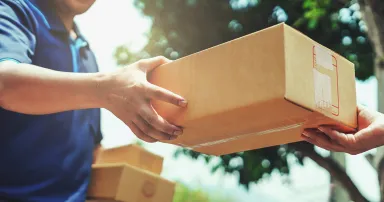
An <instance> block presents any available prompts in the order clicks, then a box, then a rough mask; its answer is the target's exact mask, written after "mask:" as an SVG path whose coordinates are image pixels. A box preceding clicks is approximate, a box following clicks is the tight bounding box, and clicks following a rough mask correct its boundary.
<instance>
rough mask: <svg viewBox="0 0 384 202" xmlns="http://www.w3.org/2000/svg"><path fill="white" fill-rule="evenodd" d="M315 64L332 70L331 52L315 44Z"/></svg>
mask: <svg viewBox="0 0 384 202" xmlns="http://www.w3.org/2000/svg"><path fill="white" fill-rule="evenodd" d="M315 53H316V64H318V65H320V66H322V67H324V68H327V69H329V70H332V71H333V65H332V53H331V52H330V51H328V50H327V49H325V48H323V47H321V46H319V45H315Z"/></svg>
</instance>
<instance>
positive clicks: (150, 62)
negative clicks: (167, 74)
mask: <svg viewBox="0 0 384 202" xmlns="http://www.w3.org/2000/svg"><path fill="white" fill-rule="evenodd" d="M169 62H171V60H169V59H168V58H166V57H164V56H157V57H153V58H148V59H143V60H140V61H138V66H139V68H140V69H141V70H143V71H144V72H149V71H151V70H153V69H155V68H156V67H158V66H160V65H163V64H166V63H169Z"/></svg>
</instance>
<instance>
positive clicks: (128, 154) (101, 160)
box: [95, 144, 163, 174]
mask: <svg viewBox="0 0 384 202" xmlns="http://www.w3.org/2000/svg"><path fill="white" fill-rule="evenodd" d="M106 163H127V164H130V165H132V166H135V167H138V168H140V169H144V170H148V171H150V172H153V173H156V174H161V171H162V169H163V157H161V156H159V155H156V154H154V153H152V152H150V151H147V150H146V149H144V148H142V147H141V146H138V145H135V144H130V145H125V146H120V147H115V148H109V149H102V150H101V151H99V152H98V154H97V158H96V161H95V164H106Z"/></svg>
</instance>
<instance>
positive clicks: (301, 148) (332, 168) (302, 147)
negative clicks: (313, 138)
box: [290, 142, 368, 202]
mask: <svg viewBox="0 0 384 202" xmlns="http://www.w3.org/2000/svg"><path fill="white" fill-rule="evenodd" d="M290 147H291V148H294V149H295V150H296V151H298V152H300V153H301V155H303V156H305V157H308V158H310V159H312V160H313V161H314V162H316V163H317V164H318V165H319V166H321V167H323V168H324V169H326V170H327V171H328V172H329V173H330V175H331V176H332V177H334V178H335V179H336V180H337V181H338V182H340V183H341V184H342V185H343V187H344V188H345V189H346V190H347V192H348V194H349V196H350V198H351V199H352V200H353V201H354V202H368V200H367V199H366V198H365V197H364V196H363V195H362V194H361V192H360V191H359V189H358V188H357V187H356V185H355V184H354V183H353V182H352V180H351V178H350V177H349V176H348V175H347V173H346V172H345V171H344V170H343V169H342V167H341V166H340V165H339V164H338V163H337V162H335V161H334V160H333V159H331V158H329V157H327V158H324V157H322V156H321V155H319V154H318V153H317V152H316V151H315V150H314V147H313V145H310V144H308V143H304V142H299V143H295V144H292V145H290Z"/></svg>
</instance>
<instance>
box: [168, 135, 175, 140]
mask: <svg viewBox="0 0 384 202" xmlns="http://www.w3.org/2000/svg"><path fill="white" fill-rule="evenodd" d="M176 138H177V136H174V135H170V136H169V140H174V139H176Z"/></svg>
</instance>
